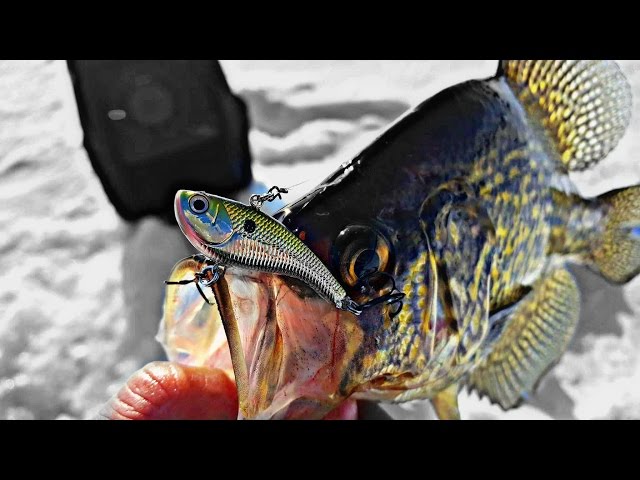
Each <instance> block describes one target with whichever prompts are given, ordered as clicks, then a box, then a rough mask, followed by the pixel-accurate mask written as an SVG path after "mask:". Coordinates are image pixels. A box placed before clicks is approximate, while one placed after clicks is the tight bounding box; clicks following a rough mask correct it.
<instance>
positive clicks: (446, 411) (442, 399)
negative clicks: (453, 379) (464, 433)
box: [431, 383, 460, 420]
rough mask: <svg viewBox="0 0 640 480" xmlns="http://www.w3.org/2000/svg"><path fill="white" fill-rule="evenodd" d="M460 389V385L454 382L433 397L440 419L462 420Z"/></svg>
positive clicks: (434, 407)
mask: <svg viewBox="0 0 640 480" xmlns="http://www.w3.org/2000/svg"><path fill="white" fill-rule="evenodd" d="M458 391H459V386H458V384H457V383H454V384H453V385H450V386H448V387H447V388H445V389H444V390H441V391H440V392H438V393H437V394H436V395H434V396H433V397H432V398H431V405H432V406H433V409H434V410H435V412H436V415H437V416H438V419H439V420H460V410H459V409H458Z"/></svg>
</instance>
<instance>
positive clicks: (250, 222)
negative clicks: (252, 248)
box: [244, 218, 256, 233]
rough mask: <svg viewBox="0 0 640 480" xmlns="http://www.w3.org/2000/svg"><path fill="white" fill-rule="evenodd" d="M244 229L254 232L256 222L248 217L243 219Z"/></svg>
mask: <svg viewBox="0 0 640 480" xmlns="http://www.w3.org/2000/svg"><path fill="white" fill-rule="evenodd" d="M244 231H245V232H247V233H253V232H255V231H256V222H254V221H253V220H251V219H250V218H247V219H246V220H245V221H244Z"/></svg>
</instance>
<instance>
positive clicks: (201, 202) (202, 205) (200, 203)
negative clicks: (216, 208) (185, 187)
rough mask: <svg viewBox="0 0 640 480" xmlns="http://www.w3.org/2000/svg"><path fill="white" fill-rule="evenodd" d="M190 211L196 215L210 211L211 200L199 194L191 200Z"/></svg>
mask: <svg viewBox="0 0 640 480" xmlns="http://www.w3.org/2000/svg"><path fill="white" fill-rule="evenodd" d="M189 209H191V211H192V212H193V213H196V214H200V213H204V212H206V211H207V210H209V200H208V199H207V197H205V196H204V195H200V194H199V193H198V194H196V195H194V196H192V197H191V198H190V199H189Z"/></svg>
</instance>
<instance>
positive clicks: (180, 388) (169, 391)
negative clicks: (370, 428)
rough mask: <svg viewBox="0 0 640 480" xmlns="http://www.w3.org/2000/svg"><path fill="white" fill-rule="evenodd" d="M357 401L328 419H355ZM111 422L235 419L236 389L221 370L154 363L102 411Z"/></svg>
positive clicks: (101, 415) (140, 373)
mask: <svg viewBox="0 0 640 480" xmlns="http://www.w3.org/2000/svg"><path fill="white" fill-rule="evenodd" d="M357 416H358V408H357V405H356V402H355V400H346V401H345V402H343V403H342V404H341V405H340V406H338V407H337V408H336V409H334V410H333V411H331V412H330V413H329V414H328V415H327V416H326V417H325V418H324V419H325V420H355V419H356V418H357ZM98 418H100V419H109V420H235V419H237V418H238V396H237V392H236V386H235V383H234V382H233V380H231V379H230V378H229V377H228V376H227V374H226V373H224V372H223V371H222V370H219V369H209V368H204V367H188V366H184V365H180V364H178V363H175V362H153V363H149V364H148V365H146V366H145V367H143V368H142V369H140V370H138V371H137V372H136V373H134V374H133V375H132V376H131V378H129V380H128V381H127V383H126V384H125V385H124V386H123V387H122V388H121V389H120V391H119V392H118V393H116V394H115V395H114V396H113V397H112V398H111V400H109V402H107V404H106V405H105V406H104V407H103V408H102V410H101V412H100V414H99V415H98Z"/></svg>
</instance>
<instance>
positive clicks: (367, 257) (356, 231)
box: [332, 225, 392, 287]
mask: <svg viewBox="0 0 640 480" xmlns="http://www.w3.org/2000/svg"><path fill="white" fill-rule="evenodd" d="M332 262H333V264H334V267H335V268H336V269H337V270H339V271H340V276H341V277H342V279H343V280H344V281H345V283H346V284H347V285H348V286H350V287H353V286H355V285H356V284H357V283H358V281H359V280H360V279H361V278H363V277H365V276H367V275H370V274H372V273H374V272H382V271H388V270H389V269H390V268H391V266H392V265H391V246H390V244H389V242H388V241H387V239H386V238H385V237H384V236H383V235H381V234H380V233H379V232H377V231H376V230H374V229H373V228H370V227H367V226H363V225H351V226H349V227H347V228H345V229H344V230H342V231H341V232H340V234H339V235H338V236H337V237H336V240H335V242H334V248H333V252H332Z"/></svg>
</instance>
